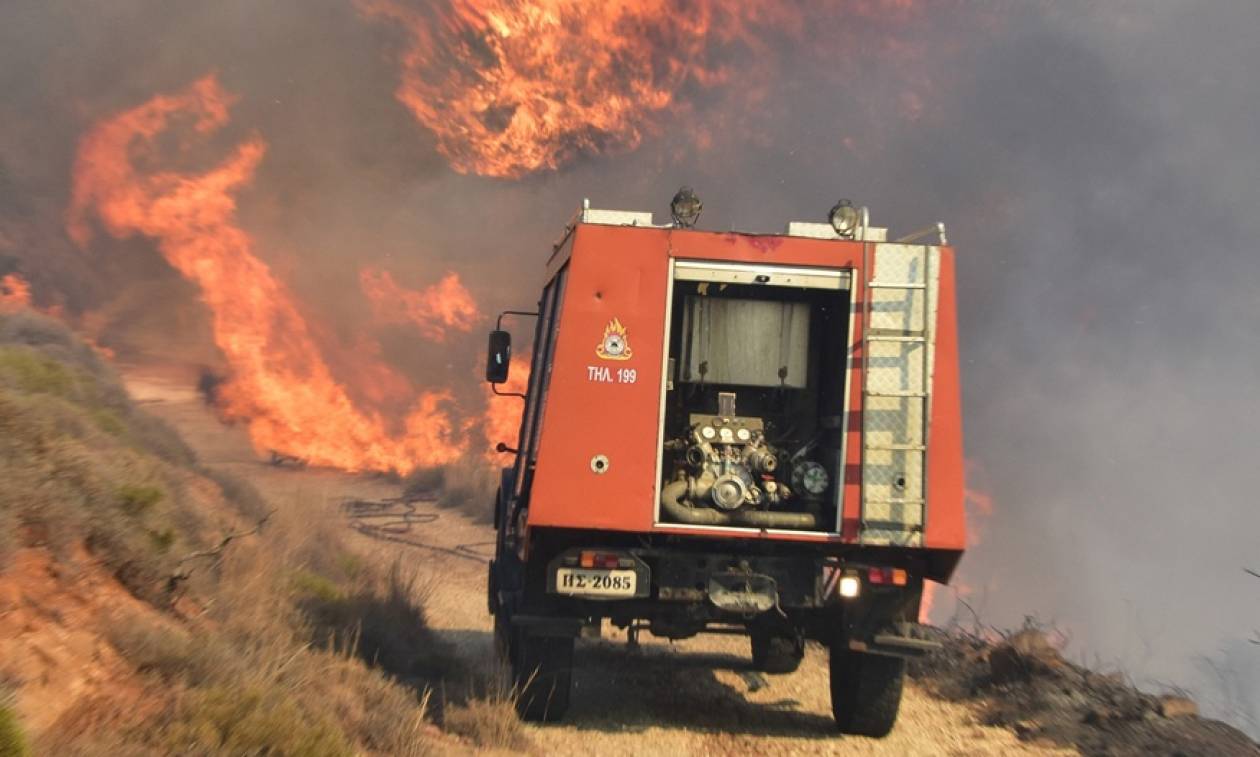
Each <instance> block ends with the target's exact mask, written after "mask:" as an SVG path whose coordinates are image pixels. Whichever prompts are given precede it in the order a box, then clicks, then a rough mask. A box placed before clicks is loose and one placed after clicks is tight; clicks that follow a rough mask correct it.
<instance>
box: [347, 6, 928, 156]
mask: <svg viewBox="0 0 1260 757" xmlns="http://www.w3.org/2000/svg"><path fill="white" fill-rule="evenodd" d="M355 3H356V5H357V6H358V8H359V10H360V12H361V13H362V14H363V15H364V16H366V17H368V18H372V19H382V20H387V21H391V22H394V23H395V24H397V25H399V26H401V27H402V28H403V29H404V30H405V31H406V33H407V36H408V37H409V44H408V45H407V47H406V48H405V50H404V51H403V52H402V53H401V54H400V66H401V80H400V82H399V85H398V88H397V90H396V97H397V99H398V100H399V101H400V102H401V103H402V104H403V105H404V106H405V107H406V108H407V109H409V110H410V111H411V112H412V114H413V115H414V116H415V118H416V119H417V120H418V121H419V122H420V123H421V124H423V125H424V126H425V127H426V128H427V129H429V130H430V131H431V132H433V134H434V135H435V136H436V137H437V148H438V150H439V151H440V152H441V153H442V155H444V156H445V157H446V158H447V159H448V160H449V162H450V164H451V166H452V167H453V168H454V169H455V170H456V171H458V172H460V173H471V174H478V175H482V176H496V177H503V178H514V177H519V176H522V175H525V174H528V173H531V172H534V171H539V170H545V169H553V168H556V167H558V166H560V165H562V164H564V163H565V162H567V161H568V160H570V159H571V158H573V157H574V156H577V155H581V154H588V153H606V152H614V151H620V150H629V149H632V148H634V147H636V146H637V145H638V144H639V143H640V142H641V141H642V139H643V137H644V135H645V134H646V133H649V132H651V131H654V130H655V129H656V127H657V118H656V117H657V116H658V115H659V114H660V113H662V112H663V111H666V110H668V109H672V108H679V107H686V105H687V103H688V102H689V99H688V96H687V93H688V92H689V91H694V90H698V89H712V88H714V87H715V86H717V85H721V84H726V83H734V82H738V86H731V87H729V88H727V93H728V94H730V93H734V94H736V95H737V96H739V97H742V98H744V99H745V100H746V101H748V102H749V103H755V102H756V101H757V100H759V99H760V98H761V96H762V94H763V93H764V89H765V88H766V87H768V86H770V83H771V82H772V81H773V80H774V78H775V74H774V73H773V72H772V71H771V69H770V68H769V67H768V66H767V65H766V61H768V60H769V59H770V57H771V55H770V51H769V49H768V47H769V40H770V39H771V38H772V37H776V36H777V37H779V38H783V37H786V38H789V39H793V40H795V42H796V46H800V45H801V44H805V45H806V46H807V47H809V48H810V49H811V50H814V51H817V52H819V53H821V54H823V55H834V54H835V53H836V51H837V50H843V49H849V48H856V47H857V43H859V42H860V43H861V45H862V46H863V48H867V49H868V48H869V46H870V44H871V39H870V38H871V36H872V33H873V32H875V31H882V30H883V29H884V28H886V25H887V24H895V23H899V22H902V21H904V20H905V19H906V18H907V17H908V16H909V15H911V13H912V12H914V11H915V10H916V8H917V5H916V3H915V2H913V0H849V2H845V3H836V4H834V7H833V4H820V5H819V7H817V8H806V7H804V6H796V5H793V4H790V3H784V2H782V1H781V0H688V1H687V2H683V3H678V2H672V1H670V0H606V1H605V2H585V1H584V0H446V1H445V2H440V3H438V2H435V3H426V4H423V5H422V6H421V7H413V6H411V5H408V4H406V3H405V2H404V1H403V0H355ZM807 12H808V14H809V15H808V17H807V15H806V13H807ZM858 21H860V22H861V23H857V22H858ZM820 28H826V29H828V30H830V31H832V32H833V33H832V34H828V35H826V38H825V39H822V37H823V35H821V34H814V36H813V37H812V38H810V39H809V41H808V43H807V44H806V43H805V42H804V41H803V40H804V38H805V37H806V36H807V34H808V33H809V32H810V30H811V29H820ZM857 29H861V32H860V34H861V38H860V39H857V40H853V42H854V44H843V43H837V40H836V38H835V36H834V33H839V32H847V33H849V34H858V33H859V32H857V31H856V30H857ZM850 30H853V31H850ZM886 46H887V47H888V48H889V52H890V56H889V57H890V58H894V59H897V58H898V57H899V58H905V57H906V56H907V54H913V50H912V49H911V50H907V49H906V46H904V45H900V46H898V45H896V44H895V42H891V43H889V44H887V45H886ZM894 48H895V49H894ZM907 96H908V97H909V101H910V102H911V103H912V104H913V105H914V107H915V108H920V109H921V107H922V102H921V98H920V97H919V95H918V94H917V93H916V92H909V93H907V94H906V95H903V97H907ZM747 109H748V108H747V107H745V108H741V110H747ZM688 128H689V130H691V131H693V132H694V134H692V136H693V138H694V139H695V141H696V144H697V145H700V146H703V145H706V144H708V142H709V136H708V132H707V131H706V129H705V128H704V126H703V125H702V124H700V123H692V124H690V125H689V127H688Z"/></svg>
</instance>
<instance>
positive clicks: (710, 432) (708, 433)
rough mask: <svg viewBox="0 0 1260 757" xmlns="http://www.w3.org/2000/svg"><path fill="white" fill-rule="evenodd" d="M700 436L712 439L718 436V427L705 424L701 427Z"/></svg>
mask: <svg viewBox="0 0 1260 757" xmlns="http://www.w3.org/2000/svg"><path fill="white" fill-rule="evenodd" d="M700 436H703V437H704V438H705V439H712V438H713V437H715V436H717V429H715V428H713V427H712V426H704V427H703V428H701V429H700Z"/></svg>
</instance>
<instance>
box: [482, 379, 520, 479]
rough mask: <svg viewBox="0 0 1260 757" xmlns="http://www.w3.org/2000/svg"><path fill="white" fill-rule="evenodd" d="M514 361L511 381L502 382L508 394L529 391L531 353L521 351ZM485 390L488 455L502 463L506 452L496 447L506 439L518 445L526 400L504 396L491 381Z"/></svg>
mask: <svg viewBox="0 0 1260 757" xmlns="http://www.w3.org/2000/svg"><path fill="white" fill-rule="evenodd" d="M518 363H519V364H518ZM512 364H513V366H512V373H511V375H509V376H508V380H507V382H505V383H504V384H502V385H500V387H499V391H500V392H502V393H504V394H509V393H517V394H525V393H526V392H527V391H529V366H530V357H529V355H528V354H525V355H520V356H519V360H518V359H516V358H514V359H513V360H512ZM485 391H486V414H485V420H484V424H485V425H484V428H485V434H486V442H487V446H486V459H487V460H489V461H490V462H492V463H498V462H500V461H501V460H502V457H501V455H502V454H503V453H501V452H499V451H498V450H496V449H495V445H497V444H498V443H499V442H503V443H504V444H506V445H507V446H509V447H514V446H516V443H517V438H518V435H519V433H520V429H521V415H522V414H523V413H524V410H525V403H524V402H521V400H520V398H518V397H500V396H498V395H496V394H495V393H494V390H493V389H491V388H490V385H488V384H487V385H486V390H485Z"/></svg>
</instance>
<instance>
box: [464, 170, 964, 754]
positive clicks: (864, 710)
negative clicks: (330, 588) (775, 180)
mask: <svg viewBox="0 0 1260 757" xmlns="http://www.w3.org/2000/svg"><path fill="white" fill-rule="evenodd" d="M701 207H702V206H701V203H700V201H699V198H698V197H696V195H695V193H694V192H692V191H691V190H688V189H686V188H684V189H683V190H680V192H679V193H678V195H676V196H675V198H674V202H673V203H672V204H671V215H672V221H671V222H670V223H663V224H659V225H658V224H656V223H654V221H653V216H652V214H651V213H640V212H626V211H615V210H599V209H594V208H591V207H590V204H589V202H587V201H584V202H583V204H582V207H581V209H580V210H579V211H578V212H577V214H576V215H575V216H574V217H573V219H572V221H571V222H570V223H569V224H568V225H567V226H566V227H565V229H564V232H563V234H562V235H561V236H560V238H559V240H558V241H557V242H556V243H555V245H554V246H553V249H552V250H551V254H550V257H549V258H548V260H547V263H546V273H545V281H546V284H545V287H544V288H543V291H542V296H541V299H540V300H539V303H538V307H537V310H536V311H529V312H522V311H505V312H504V313H503V314H502V315H500V317H499V322H498V324H497V326H496V329H495V331H493V332H491V334H490V340H489V351H488V356H487V366H486V378H487V380H488V381H489V382H491V384H492V385H494V387H495V391H496V392H498V393H504V394H506V393H507V392H503V391H502V389H501V388H502V387H503V385H504V382H506V381H507V379H508V377H509V371H510V367H511V354H512V349H511V341H512V340H511V335H510V333H509V332H508V331H506V330H504V328H503V322H504V319H505V318H511V317H517V318H519V317H523V316H532V317H536V319H537V320H536V324H535V330H534V339H533V349H532V358H531V360H532V362H531V365H530V372H529V381H528V388H527V389H526V391H525V392H524V393H523V395H521V394H518V395H517V396H523V398H524V402H525V407H524V412H523V417H522V422H521V428H520V435H519V437H518V439H517V442H516V446H515V447H509V446H508V445H506V444H502V443H501V444H500V445H499V448H500V449H501V450H505V451H508V452H511V453H514V455H515V464H514V465H513V466H511V467H509V468H505V469H503V470H502V474H501V479H500V487H499V491H498V494H497V499H496V502H495V527H496V529H497V539H496V548H495V558H494V560H493V562H492V563H491V564H490V568H489V581H488V590H489V591H488V593H489V607H490V612H491V613H492V614H493V615H494V619H495V624H494V627H495V640H496V645H497V648H498V651H499V654H500V655H501V656H502V657H503V658H504V659H505V661H506V662H507V664H508V666H509V667H510V669H511V671H512V676H513V678H514V681H515V685H516V687H517V709H518V711H519V713H520V715H521V717H523V718H524V719H527V720H540V721H552V720H557V719H559V718H562V717H563V715H564V713H565V711H566V709H567V708H568V705H569V690H570V684H571V676H572V668H573V648H574V643H575V639H577V638H578V637H579V636H581V635H583V634H584V631H587V630H596V629H598V628H599V627H600V626H601V624H602V623H603V621H605V620H607V621H608V622H609V623H610V624H611V625H613V626H615V627H617V628H620V629H624V630H625V631H626V634H627V637H628V640H629V641H630V643H631V644H634V643H637V639H638V634H639V633H640V632H641V631H645V630H646V631H648V632H650V633H651V634H652V635H654V636H657V637H663V638H667V639H671V640H672V639H685V638H688V637H691V636H695V635H696V634H700V633H727V634H742V635H746V636H747V637H748V638H749V639H750V647H751V650H750V651H751V659H752V663H751V664H752V665H753V666H754V667H755V668H756V669H758V670H762V671H766V672H769V673H789V672H792V671H794V670H796V668H797V667H798V666H799V664H800V662H801V660H802V658H803V655H804V649H805V642H806V640H814V641H817V642H819V643H821V644H822V645H825V646H826V647H827V648H828V650H829V660H830V662H829V666H830V688H831V703H832V710H833V714H834V716H835V721H836V724H837V727H838V731H839V732H841V733H850V734H862V735H868V736H883V735H886V734H887V733H888V732H889V731H890V730H891V729H892V727H893V725H894V722H895V720H896V717H897V710H898V707H899V704H900V700H901V691H902V685H903V681H904V678H905V670H906V660H907V658H909V657H912V656H914V655H917V654H923V653H925V652H927V651H929V650H930V649H932V648H933V646H934V645H933V644H932V643H931V642H929V641H926V640H924V639H922V638H920V636H921V634H918V633H917V630H918V626H917V620H918V615H919V606H920V602H921V599H922V594H923V583H924V581H925V580H929V579H930V580H933V581H937V582H942V583H944V582H946V581H948V580H949V578H950V575H951V573H952V572H953V570H954V568H955V566H956V565H957V563H958V560H959V558H960V557H961V555H962V552H963V548H964V545H965V542H966V537H965V524H964V518H963V451H962V425H961V406H960V392H959V366H958V335H957V327H956V318H955V286H954V254H953V250H952V248H950V247H949V246H948V245H947V241H946V239H945V230H944V226H943V224H935V225H933V226H930V227H928V228H927V229H925V230H923V231H921V232H917V233H915V234H911V235H909V236H907V237H902V238H900V239H897V240H895V241H889V240H888V234H887V230H886V229H883V228H878V227H874V226H871V225H870V223H869V213H868V211H867V210H866V209H864V208H858V207H855V206H854V205H853V204H851V203H849V202H847V201H841V202H839V203H837V204H836V206H835V207H833V208H832V210H831V213H830V214H829V215H828V216H827V217H825V218H824V219H822V220H823V221H825V222H793V223H789V224H788V225H787V229H786V231H785V232H784V233H782V234H746V233H736V232H718V231H702V230H698V229H696V228H695V227H694V224H695V221H696V219H697V218H698V216H699V212H700V208H701Z"/></svg>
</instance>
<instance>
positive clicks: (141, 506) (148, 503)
mask: <svg viewBox="0 0 1260 757" xmlns="http://www.w3.org/2000/svg"><path fill="white" fill-rule="evenodd" d="M114 496H115V498H116V499H117V500H118V507H119V509H121V510H122V511H123V512H124V513H126V514H128V515H130V516H131V517H133V518H138V517H140V516H142V515H144V514H145V513H147V512H149V511H150V510H152V509H153V506H154V505H156V504H157V503H159V502H161V501H162V498H163V497H164V496H166V494H165V493H164V492H163V491H162V490H161V489H159V488H157V487H156V486H150V485H147V484H123V485H122V486H120V487H118V491H117V492H116V493H115V495H114Z"/></svg>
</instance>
